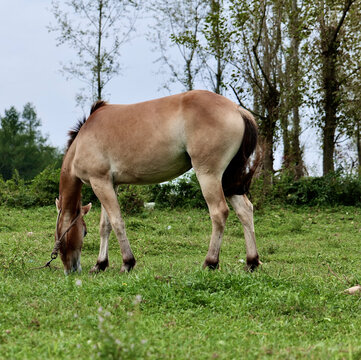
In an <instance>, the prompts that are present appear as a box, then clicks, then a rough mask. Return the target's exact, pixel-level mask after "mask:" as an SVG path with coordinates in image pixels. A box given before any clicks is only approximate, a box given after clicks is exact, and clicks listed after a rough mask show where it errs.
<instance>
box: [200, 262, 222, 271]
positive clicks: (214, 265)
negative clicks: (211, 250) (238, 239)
mask: <svg viewBox="0 0 361 360" xmlns="http://www.w3.org/2000/svg"><path fill="white" fill-rule="evenodd" d="M207 268H208V269H209V270H217V269H219V261H210V260H205V261H204V263H203V269H207Z"/></svg>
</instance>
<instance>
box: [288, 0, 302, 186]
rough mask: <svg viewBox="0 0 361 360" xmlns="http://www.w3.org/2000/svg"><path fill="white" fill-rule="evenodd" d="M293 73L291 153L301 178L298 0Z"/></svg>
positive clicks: (293, 17) (293, 20) (294, 3)
mask: <svg viewBox="0 0 361 360" xmlns="http://www.w3.org/2000/svg"><path fill="white" fill-rule="evenodd" d="M290 25H291V33H292V35H291V49H292V55H291V73H292V115H293V116H292V122H293V128H292V139H291V144H292V145H291V147H292V149H291V153H292V163H293V168H294V173H295V178H296V179H299V178H300V177H302V176H303V175H304V164H303V160H302V151H301V147H300V134H301V125H300V122H301V121H300V112H299V109H300V104H301V101H302V97H301V94H300V82H301V74H300V66H299V62H300V60H299V48H300V42H301V39H300V19H299V8H298V5H297V0H292V14H291V24H290Z"/></svg>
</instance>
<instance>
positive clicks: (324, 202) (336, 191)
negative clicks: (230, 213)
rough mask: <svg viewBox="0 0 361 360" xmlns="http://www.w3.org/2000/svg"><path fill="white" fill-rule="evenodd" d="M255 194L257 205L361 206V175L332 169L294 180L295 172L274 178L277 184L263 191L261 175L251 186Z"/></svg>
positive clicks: (253, 199) (253, 194)
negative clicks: (337, 171) (265, 203)
mask: <svg viewBox="0 0 361 360" xmlns="http://www.w3.org/2000/svg"><path fill="white" fill-rule="evenodd" d="M251 195H252V201H253V202H254V203H255V205H256V206H264V202H267V203H269V204H271V203H276V204H291V205H306V206H335V205H346V206H360V205H361V178H359V177H356V176H351V175H343V174H341V173H329V174H327V175H326V176H323V177H303V178H300V179H298V180H294V177H293V175H287V174H281V175H280V176H278V177H275V178H274V179H273V186H272V187H271V188H270V190H269V193H267V194H265V193H264V192H263V184H262V178H259V179H257V180H256V181H255V182H254V184H253V186H252V188H251ZM262 204H263V205H262Z"/></svg>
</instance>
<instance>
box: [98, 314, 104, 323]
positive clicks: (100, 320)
mask: <svg viewBox="0 0 361 360" xmlns="http://www.w3.org/2000/svg"><path fill="white" fill-rule="evenodd" d="M98 319H99V322H100V323H102V322H104V318H103V317H101V316H100V315H99V316H98Z"/></svg>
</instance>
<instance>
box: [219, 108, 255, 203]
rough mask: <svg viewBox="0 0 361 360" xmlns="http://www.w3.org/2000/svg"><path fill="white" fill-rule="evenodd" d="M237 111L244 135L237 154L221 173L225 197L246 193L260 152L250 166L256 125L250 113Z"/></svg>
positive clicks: (241, 110) (242, 110) (240, 109)
mask: <svg viewBox="0 0 361 360" xmlns="http://www.w3.org/2000/svg"><path fill="white" fill-rule="evenodd" d="M239 111H240V114H241V116H242V119H243V121H244V134H243V139H242V143H241V146H240V148H239V150H238V152H237V154H236V155H235V156H234V157H233V159H232V160H231V162H230V163H229V164H228V167H227V168H226V170H225V172H224V173H223V177H222V187H223V192H224V195H225V196H232V195H243V194H246V193H248V191H249V188H250V186H251V181H252V178H253V175H254V173H255V171H256V170H257V167H258V165H259V163H260V152H259V151H258V152H257V154H256V158H255V159H254V161H253V164H252V165H251V164H250V157H251V155H252V154H253V152H254V151H255V149H256V147H257V140H258V126H257V123H256V121H255V119H254V118H253V116H252V115H251V113H249V112H248V111H246V110H244V109H242V108H239Z"/></svg>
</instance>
